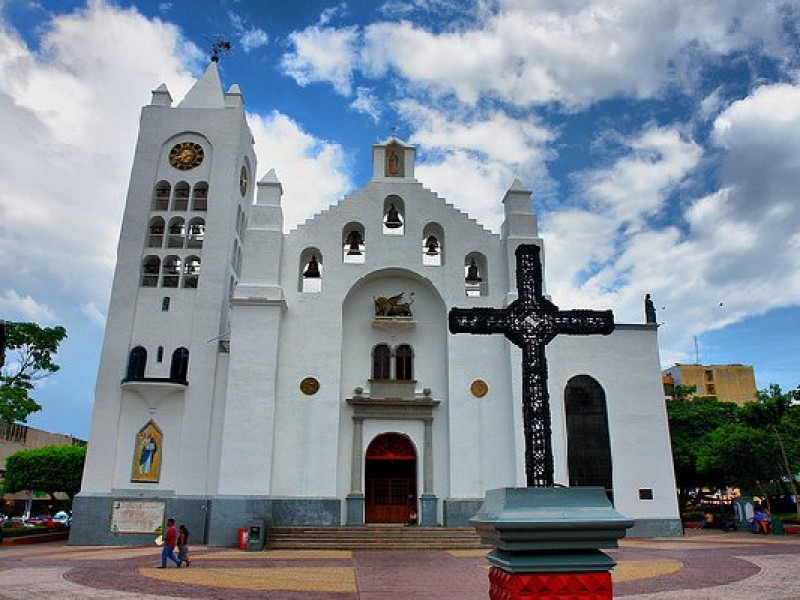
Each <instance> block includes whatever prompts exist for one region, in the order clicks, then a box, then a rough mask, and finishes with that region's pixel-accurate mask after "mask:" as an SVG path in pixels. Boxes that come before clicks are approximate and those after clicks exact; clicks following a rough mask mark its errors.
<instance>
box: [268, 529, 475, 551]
mask: <svg viewBox="0 0 800 600" xmlns="http://www.w3.org/2000/svg"><path fill="white" fill-rule="evenodd" d="M267 546H268V547H269V548H271V549H272V548H275V549H278V548H280V549H300V548H303V549H311V548H319V549H322V548H327V549H330V548H339V549H367V548H369V549H431V550H433V549H435V550H441V549H479V548H489V546H486V545H484V544H481V541H480V538H479V537H478V534H477V533H476V532H475V530H474V529H470V528H459V529H455V528H453V529H451V528H444V527H402V526H366V527H275V528H271V529H270V530H269V531H268V532H267Z"/></svg>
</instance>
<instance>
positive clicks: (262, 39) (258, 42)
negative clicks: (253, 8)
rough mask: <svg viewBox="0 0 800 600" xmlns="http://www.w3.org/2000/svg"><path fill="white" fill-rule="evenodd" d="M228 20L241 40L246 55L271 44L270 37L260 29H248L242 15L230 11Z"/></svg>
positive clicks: (240, 43)
mask: <svg viewBox="0 0 800 600" xmlns="http://www.w3.org/2000/svg"><path fill="white" fill-rule="evenodd" d="M228 20H229V21H230V23H231V27H232V28H233V31H234V32H235V33H236V35H237V36H238V38H239V45H240V46H241V47H242V50H244V51H245V53H249V52H252V51H253V50H256V49H258V48H261V47H262V46H266V45H267V44H268V43H269V35H268V34H267V32H266V31H264V30H263V29H260V28H258V27H248V26H247V23H246V20H245V18H244V17H242V15H240V14H237V13H235V12H233V11H232V10H229V11H228Z"/></svg>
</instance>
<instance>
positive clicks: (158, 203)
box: [151, 181, 172, 210]
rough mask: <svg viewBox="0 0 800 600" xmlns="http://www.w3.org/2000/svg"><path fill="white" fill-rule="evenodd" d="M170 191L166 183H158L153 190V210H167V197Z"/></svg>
mask: <svg viewBox="0 0 800 600" xmlns="http://www.w3.org/2000/svg"><path fill="white" fill-rule="evenodd" d="M171 191H172V188H171V186H170V185H169V183H168V182H166V181H159V182H158V183H157V184H156V189H155V190H153V203H152V205H151V206H152V208H153V210H167V209H168V208H169V196H170V192H171Z"/></svg>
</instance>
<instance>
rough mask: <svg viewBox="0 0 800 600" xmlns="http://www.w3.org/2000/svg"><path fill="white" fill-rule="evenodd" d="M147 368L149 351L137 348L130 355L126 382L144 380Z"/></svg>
mask: <svg viewBox="0 0 800 600" xmlns="http://www.w3.org/2000/svg"><path fill="white" fill-rule="evenodd" d="M146 366H147V350H145V349H144V348H143V347H142V346H136V347H135V348H134V349H133V350H131V352H130V354H129V355H128V371H127V373H126V374H125V380H126V381H137V380H142V379H144V369H145V367H146Z"/></svg>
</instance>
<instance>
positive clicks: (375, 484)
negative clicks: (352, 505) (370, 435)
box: [364, 433, 417, 523]
mask: <svg viewBox="0 0 800 600" xmlns="http://www.w3.org/2000/svg"><path fill="white" fill-rule="evenodd" d="M365 462H366V464H365V469H364V475H365V477H364V479H365V484H366V485H365V489H366V494H365V496H366V497H365V504H366V506H365V508H366V515H365V516H366V522H367V523H406V522H407V521H408V518H409V515H410V514H411V512H412V511H413V512H415V513H416V511H417V508H416V507H417V453H416V450H415V449H414V444H412V443H411V440H410V439H409V438H408V437H407V436H405V435H402V434H400V433H384V434H381V435H379V436H378V437H376V438H375V439H374V440H372V442H370V445H369V447H368V448H367V455H366V459H365Z"/></svg>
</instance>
